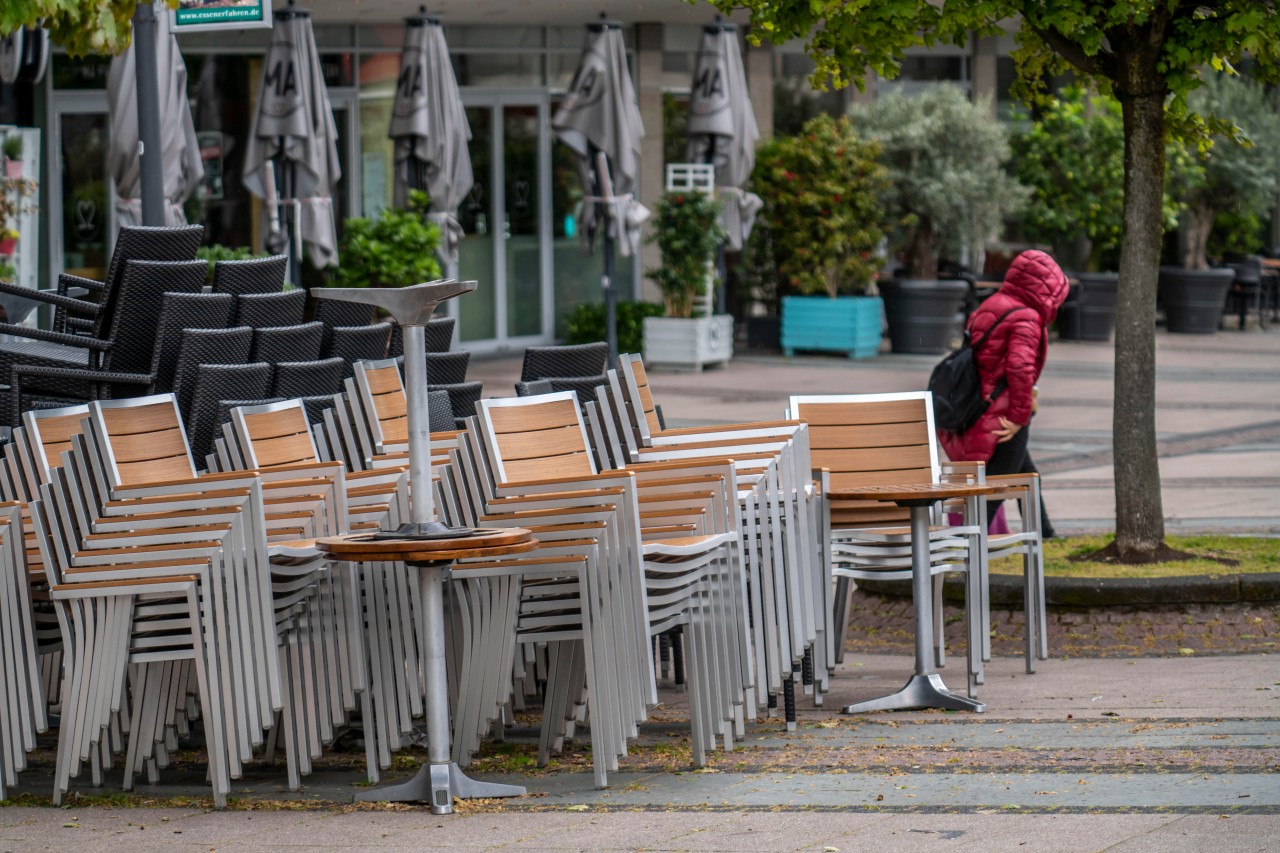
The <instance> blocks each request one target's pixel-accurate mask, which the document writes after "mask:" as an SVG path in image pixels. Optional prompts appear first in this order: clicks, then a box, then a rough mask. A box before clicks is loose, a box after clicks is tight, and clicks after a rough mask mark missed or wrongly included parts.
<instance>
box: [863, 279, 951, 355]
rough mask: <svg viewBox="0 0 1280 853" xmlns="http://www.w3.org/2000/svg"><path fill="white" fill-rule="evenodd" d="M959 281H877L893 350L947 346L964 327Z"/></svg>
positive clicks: (916, 350)
mask: <svg viewBox="0 0 1280 853" xmlns="http://www.w3.org/2000/svg"><path fill="white" fill-rule="evenodd" d="M968 292H969V285H968V283H967V282H963V281H916V280H913V279H903V278H894V279H889V280H887V281H882V282H880V295H881V296H882V297H884V313H885V316H886V318H888V321H889V343H890V344H891V345H892V346H893V351H894V352H899V353H926V354H937V353H944V352H948V351H949V350H951V348H952V347H953V346H954V345H955V344H956V342H957V341H958V340H959V339H960V332H961V330H962V329H963V327H964V300H965V295H966V294H968Z"/></svg>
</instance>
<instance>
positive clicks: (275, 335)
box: [250, 322, 324, 364]
mask: <svg viewBox="0 0 1280 853" xmlns="http://www.w3.org/2000/svg"><path fill="white" fill-rule="evenodd" d="M323 335H324V324H323V323H315V322H313V323H303V324H301V325H299V326H268V327H266V328H259V329H254V330H253V350H252V351H251V353H250V358H252V359H253V360H254V361H262V362H266V363H267V364H276V363H277V362H281V361H315V360H316V359H317V358H319V357H320V338H321V337H322V336H323Z"/></svg>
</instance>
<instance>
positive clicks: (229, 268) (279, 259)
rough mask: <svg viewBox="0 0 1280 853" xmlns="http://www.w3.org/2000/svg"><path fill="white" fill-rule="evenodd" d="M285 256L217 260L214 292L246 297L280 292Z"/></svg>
mask: <svg viewBox="0 0 1280 853" xmlns="http://www.w3.org/2000/svg"><path fill="white" fill-rule="evenodd" d="M288 265H289V258H288V256H286V255H272V256H271V257H269V258H250V259H248V260H243V261H218V262H217V263H216V264H214V265H213V292H214V293H230V294H231V295H232V296H246V295H248V294H250V293H279V292H280V291H281V289H282V288H283V287H284V278H285V270H286V268H287V267H288Z"/></svg>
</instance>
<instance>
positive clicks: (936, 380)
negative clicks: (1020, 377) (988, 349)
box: [929, 306, 1026, 432]
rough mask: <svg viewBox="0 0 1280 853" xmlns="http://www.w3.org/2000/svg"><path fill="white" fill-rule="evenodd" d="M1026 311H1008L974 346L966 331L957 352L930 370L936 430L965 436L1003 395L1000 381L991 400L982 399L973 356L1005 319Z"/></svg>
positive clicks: (1003, 384)
mask: <svg viewBox="0 0 1280 853" xmlns="http://www.w3.org/2000/svg"><path fill="white" fill-rule="evenodd" d="M1025 307H1026V306H1019V307H1017V308H1010V309H1009V310H1008V311H1006V312H1004V313H1003V314H1001V315H1000V317H999V318H998V319H997V320H996V321H995V322H994V323H992V324H991V328H989V329H987V331H986V332H985V333H984V334H983V336H982V337H980V338H978V340H977V342H976V343H970V342H969V330H968V329H965V333H964V343H962V344H961V345H960V348H959V349H957V350H955V351H954V352H951V353H948V354H947V356H946V358H944V359H942V361H940V362H938V365H937V366H936V367H934V368H933V373H931V374H929V391H930V392H931V393H932V394H933V422H934V425H935V426H937V428H938V429H945V430H949V431H951V432H964V431H965V430H967V429H968V428H969V427H971V426H973V425H974V424H975V423H977V421H978V418H980V417H982V415H983V413H984V412H986V410H987V409H988V408H989V407H990V406H991V403H992V402H993V401H994V400H995V399H996V397H999V396H1000V394H1001V393H1002V392H1003V391H1004V386H1005V382H1004V379H1003V378H1001V380H1000V381H999V382H998V383H996V387H995V390H994V391H992V392H991V399H990V400H988V399H984V398H983V396H982V380H981V378H980V377H979V376H978V362H977V360H976V358H975V357H974V353H975V352H976V351H977V349H978V347H980V346H982V345H983V344H984V343H986V341H987V338H989V337H990V336H991V333H992V332H994V331H995V329H996V326H999V325H1000V322H1001V321H1002V320H1004V318H1005V317H1008V316H1009V315H1010V314H1012V313H1013V312H1014V311H1021V310H1023V308H1025Z"/></svg>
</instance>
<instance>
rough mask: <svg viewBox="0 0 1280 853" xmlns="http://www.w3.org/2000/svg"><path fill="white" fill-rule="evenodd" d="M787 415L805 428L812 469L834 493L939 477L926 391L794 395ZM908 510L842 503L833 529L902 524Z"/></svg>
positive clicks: (870, 503) (871, 503) (834, 513)
mask: <svg viewBox="0 0 1280 853" xmlns="http://www.w3.org/2000/svg"><path fill="white" fill-rule="evenodd" d="M790 415H791V416H792V417H795V418H799V419H801V420H803V421H806V422H807V423H808V424H809V446H810V454H811V455H810V459H811V463H812V465H813V467H814V468H815V469H817V468H825V469H827V470H829V471H830V472H831V473H830V480H829V483H830V487H831V488H832V489H841V488H852V487H855V486H887V485H897V484H901V483H934V482H937V480H938V476H939V473H940V467H939V463H938V450H937V441H936V438H935V433H934V429H933V403H932V398H931V395H930V394H929V392H927V391H920V392H909V393H904V394H864V395H831V396H807V397H792V398H791V408H790ZM909 520H910V516H909V513H908V511H907V510H905V509H900V508H897V507H894V506H890V505H888V504H885V503H881V502H877V501H867V502H866V503H865V504H853V503H848V502H845V501H841V502H840V506H839V509H836V508H834V507H833V508H832V511H831V524H832V526H833V527H867V526H882V525H886V524H906V523H907V522H908V521H909Z"/></svg>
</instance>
